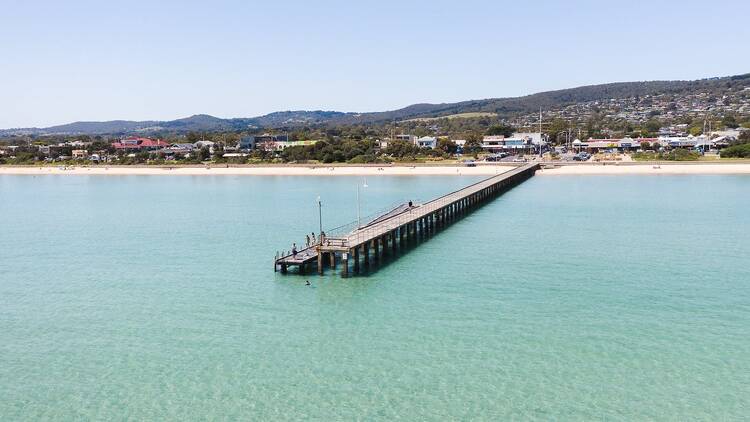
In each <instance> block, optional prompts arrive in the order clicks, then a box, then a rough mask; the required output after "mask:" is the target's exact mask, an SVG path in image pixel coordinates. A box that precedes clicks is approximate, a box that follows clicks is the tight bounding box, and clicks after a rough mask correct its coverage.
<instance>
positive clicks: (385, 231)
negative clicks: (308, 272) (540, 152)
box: [274, 163, 539, 277]
mask: <svg viewBox="0 0 750 422" xmlns="http://www.w3.org/2000/svg"><path fill="white" fill-rule="evenodd" d="M538 168H539V164H536V163H532V164H526V165H523V166H520V167H517V168H514V169H512V170H509V171H506V172H504V173H501V174H498V175H496V176H493V177H490V178H487V179H485V180H482V181H479V182H477V183H474V184H471V185H469V186H466V187H465V188H462V189H459V190H457V191H454V192H451V193H449V194H447V195H443V196H441V197H439V198H436V199H433V200H431V201H429V202H426V203H424V204H419V205H413V206H409V204H404V205H402V206H399V207H397V208H395V209H393V210H392V211H390V212H388V213H386V214H384V215H382V216H380V217H378V218H376V219H374V220H373V221H371V222H369V223H367V224H366V225H364V226H362V227H359V228H356V229H355V230H353V231H351V232H350V233H348V234H346V235H343V236H334V237H325V238H323V239H322V241H321V242H320V243H318V244H316V245H314V246H312V247H310V248H307V249H304V250H302V251H300V252H299V253H298V254H297V256H296V257H294V259H292V260H290V259H289V258H290V257H283V258H281V259H280V260H276V262H275V264H274V269H276V266H277V265H280V266H281V268H282V272H286V269H287V267H288V266H289V265H297V266H299V267H300V271H301V272H304V267H305V266H306V265H307V264H308V263H312V262H313V261H317V264H318V265H317V267H318V273H319V274H323V268H324V264H325V263H326V261H327V262H328V263H329V267H330V268H335V267H336V261H337V258H338V259H340V261H341V264H342V272H341V274H342V275H343V276H344V277H346V276H348V275H349V261H352V264H353V267H354V268H353V270H354V272H355V273H358V272H359V269H360V258H362V261H363V264H364V265H365V266H366V267H369V264H370V258H373V259H374V260H378V259H379V258H380V256H381V252H382V253H383V254H385V253H388V249H391V251H392V253H393V254H395V253H396V252H397V250H399V249H402V250H403V249H404V248H405V247H406V246H407V245H408V244H409V243H410V242H411V241H413V240H416V239H425V238H426V237H427V236H428V235H431V234H434V233H436V232H437V231H439V230H441V229H442V228H445V227H447V225H449V224H450V223H451V222H453V221H455V220H456V219H457V218H458V217H459V216H461V215H463V214H465V213H468V212H471V211H472V210H473V209H474V208H476V207H477V206H480V205H482V204H484V203H485V202H487V201H489V200H492V199H494V198H495V197H496V196H498V195H500V194H502V193H504V192H505V191H507V190H508V189H510V188H512V187H513V186H515V185H517V184H519V183H521V182H523V181H524V180H526V179H528V178H529V177H531V176H533V175H534V173H535V172H536V170H537V169H538ZM326 257H327V258H328V259H327V260H326Z"/></svg>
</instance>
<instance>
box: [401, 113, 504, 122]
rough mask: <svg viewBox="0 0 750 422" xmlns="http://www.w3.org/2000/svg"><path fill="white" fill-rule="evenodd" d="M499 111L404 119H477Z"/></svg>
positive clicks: (494, 114) (417, 120)
mask: <svg viewBox="0 0 750 422" xmlns="http://www.w3.org/2000/svg"><path fill="white" fill-rule="evenodd" d="M495 116H497V113H486V112H474V113H458V114H449V115H447V116H438V117H418V118H416V119H409V120H404V121H405V122H431V121H434V120H440V119H476V118H479V117H495Z"/></svg>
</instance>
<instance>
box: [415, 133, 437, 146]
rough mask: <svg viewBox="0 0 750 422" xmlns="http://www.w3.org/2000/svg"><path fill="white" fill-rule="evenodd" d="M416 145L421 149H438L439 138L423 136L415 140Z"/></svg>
mask: <svg viewBox="0 0 750 422" xmlns="http://www.w3.org/2000/svg"><path fill="white" fill-rule="evenodd" d="M414 145H415V146H417V147H419V148H430V149H435V148H437V138H435V137H434V136H423V137H421V138H417V139H415V140H414Z"/></svg>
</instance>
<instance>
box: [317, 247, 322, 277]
mask: <svg viewBox="0 0 750 422" xmlns="http://www.w3.org/2000/svg"><path fill="white" fill-rule="evenodd" d="M318 275H323V252H321V251H320V248H318Z"/></svg>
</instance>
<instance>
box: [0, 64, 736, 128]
mask: <svg viewBox="0 0 750 422" xmlns="http://www.w3.org/2000/svg"><path fill="white" fill-rule="evenodd" d="M747 87H750V73H748V74H744V75H737V76H728V77H721V78H710V79H701V80H695V81H649V82H618V83H610V84H602V85H589V86H582V87H577V88H569V89H562V90H557V91H547V92H541V93H537V94H532V95H527V96H523V97H511V98H489V99H482V100H469V101H461V102H457V103H441V104H426V103H425V104H413V105H410V106H408V107H404V108H401V109H398V110H391V111H383V112H371V113H351V112H348V113H347V112H339V111H322V110H316V111H306V110H297V111H280V112H275V113H270V114H267V115H264V116H258V117H252V118H234V119H221V118H218V117H213V116H209V115H205V114H199V115H194V116H191V117H187V118H184V119H177V120H171V121H127V120H113V121H107V122H75V123H70V124H65V125H60V126H52V127H47V128H22V129H6V130H0V136H12V135H50V134H65V135H71V134H73V135H76V134H86V135H102V134H114V135H119V134H131V133H149V132H177V133H184V132H191V131H192V132H202V131H205V132H211V131H239V130H247V129H258V128H294V127H301V126H316V125H353V124H378V123H385V122H391V121H402V120H410V119H431V118H439V117H447V116H455V115H465V114H467V113H491V114H495V115H497V116H499V117H500V118H506V117H512V116H517V115H521V114H527V113H533V112H535V111H538V110H539V108H542V109H544V110H555V109H560V108H563V107H567V106H570V105H573V104H579V103H585V102H591V101H605V100H612V99H623V98H633V97H644V96H654V95H664V94H669V95H675V96H679V95H694V94H698V93H701V94H703V93H706V94H709V95H719V96H720V95H722V94H723V93H725V92H727V91H728V90H734V91H737V90H738V89H742V88H747Z"/></svg>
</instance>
